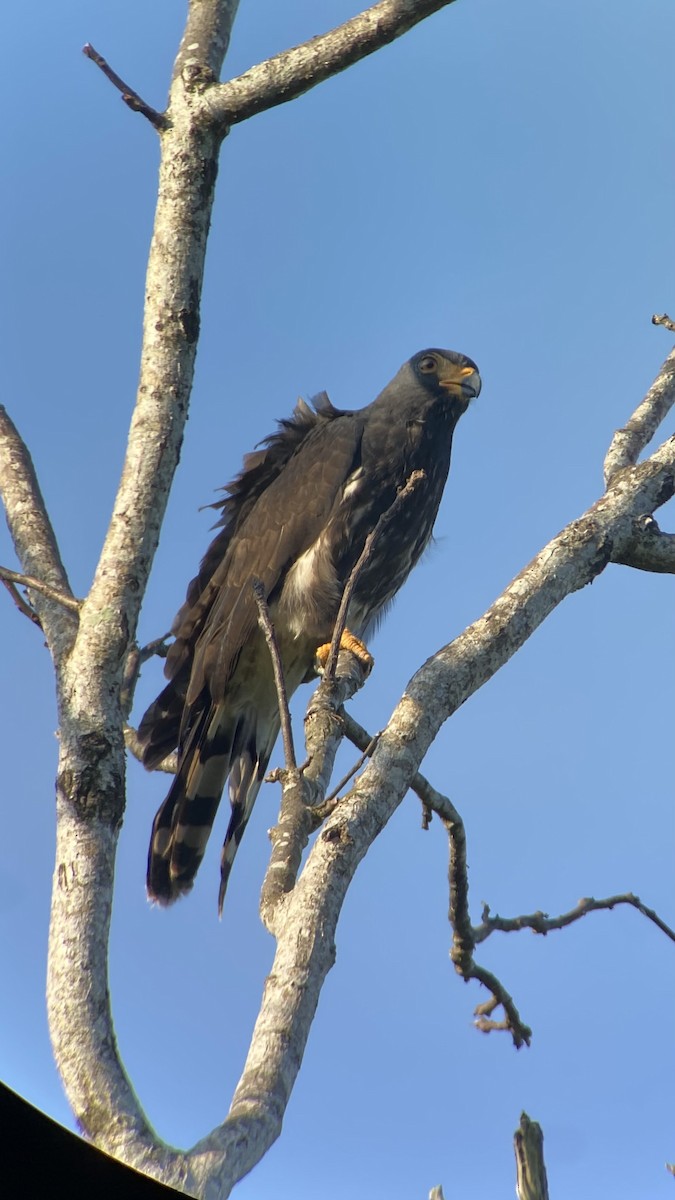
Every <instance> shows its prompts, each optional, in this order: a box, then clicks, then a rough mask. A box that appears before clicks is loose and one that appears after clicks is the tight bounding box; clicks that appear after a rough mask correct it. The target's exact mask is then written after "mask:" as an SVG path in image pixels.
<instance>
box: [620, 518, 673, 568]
mask: <svg viewBox="0 0 675 1200" xmlns="http://www.w3.org/2000/svg"><path fill="white" fill-rule="evenodd" d="M613 562H616V563H621V564H622V565H623V566H626V567H635V568H636V569H637V570H639V571H655V572H659V573H661V574H667V575H673V574H675V534H672V533H662V532H661V530H660V529H659V527H658V525H657V523H656V521H655V520H654V518H653V517H650V516H645V517H636V518H635V520H634V521H633V537H632V538H631V539H629V541H628V542H627V544H626V546H625V549H623V550H622V551H621V552H620V553H619V554H617V555H616V556H615V557H614V558H613Z"/></svg>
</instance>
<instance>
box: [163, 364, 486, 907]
mask: <svg viewBox="0 0 675 1200" xmlns="http://www.w3.org/2000/svg"><path fill="white" fill-rule="evenodd" d="M480 386H481V381H480V375H479V373H478V368H477V367H476V364H475V363H474V362H472V360H471V359H470V358H467V357H466V356H465V355H463V354H458V353H456V352H455V351H453V350H437V349H431V350H421V351H420V352H419V353H417V354H415V355H413V357H412V358H411V359H409V361H408V362H406V363H404V365H403V366H402V367H401V369H400V371H399V372H398V374H397V375H395V377H394V378H393V379H392V381H391V383H389V384H387V386H386V387H385V388H384V391H382V392H380V394H379V396H377V398H376V399H375V400H373V402H372V404H369V405H367V406H366V407H365V408H360V409H357V410H356V411H353V412H348V411H344V410H341V409H337V408H334V407H333V405H332V404H331V402H330V401H329V399H328V397H327V396H326V395H325V393H323V394H321V395H320V396H318V397H315V398H314V401H313V407H310V406H309V405H308V404H306V403H305V402H304V401H302V400H300V401H299V402H298V404H297V406H296V408H295V411H294V413H293V415H292V416H291V417H289V418H287V419H286V420H282V421H281V422H280V423H279V429H278V431H277V432H276V433H273V434H272V435H271V436H270V437H268V438H266V439H265V441H264V442H262V443H260V445H261V446H262V447H263V448H262V449H259V450H257V451H255V452H254V453H252V454H249V455H247V457H246V458H245V459H244V465H243V470H242V471H241V473H240V474H239V475H238V476H237V477H236V478H235V479H234V480H233V482H232V483H230V484H228V485H227V487H226V488H224V489H223V490H224V491H225V493H226V497H225V499H224V500H221V501H218V502H217V503H216V504H215V505H214V507H215V508H220V509H221V510H222V511H221V518H220V520H219V522H218V527H220V532H219V533H218V534H217V536H216V538H215V539H214V541H213V542H212V543H211V545H210V547H209V549H208V550H207V552H206V554H205V556H204V558H203V560H202V563H201V566H200V569H199V574H198V575H197V576H196V577H195V579H193V580H192V583H191V584H190V586H189V588H188V592H187V599H186V601H185V603H184V605H183V607H182V608H181V609H180V611H179V613H178V615H177V617H176V619H175V621H174V624H173V633H174V634H175V641H174V642H173V644H172V646H171V648H170V650H169V653H168V656H167V659H166V666H165V674H166V676H167V677H168V680H169V682H168V684H167V686H166V687H165V688H164V690H163V692H162V693H161V695H160V696H159V697H158V699H157V700H155V702H154V703H153V704H151V705H150V708H149V709H148V711H147V712H146V713H145V716H144V717H143V718H142V720H141V723H140V726H139V737H140V741H141V744H142V747H143V762H144V764H145V765H146V766H147V767H148V768H150V769H152V768H154V767H156V766H158V765H159V763H160V762H161V761H162V760H163V759H164V758H165V757H166V755H167V754H169V753H170V752H171V751H173V750H174V749H177V751H178V768H177V773H176V775H175V778H174V781H173V783H172V785H171V788H170V789H169V794H168V796H167V797H166V800H165V801H164V803H163V804H162V806H161V807H160V809H159V811H158V813H157V815H156V817H155V820H154V824H153V827H152V836H151V840H150V851H149V856H148V876H147V889H148V896H149V897H150V899H151V900H155V901H157V902H159V903H160V904H170V903H171V902H172V901H173V900H175V899H177V898H178V897H179V896H181V895H182V894H183V893H185V892H187V891H189V890H190V888H191V887H192V884H193V882H194V877H195V875H196V873H197V869H198V867H199V864H200V862H201V860H202V857H203V855H204V851H205V849H206V843H207V840H208V837H209V834H210V832H211V827H212V825H213V822H214V819H215V816H216V810H217V808H218V804H219V802H220V797H221V793H222V791H223V788H224V786H225V782H226V780H227V779H228V777H229V794H230V803H231V806H232V812H231V816H230V822H229V825H228V828H227V833H226V835H225V842H224V845H223V850H222V856H221V881H220V892H219V897H218V907H219V911H222V904H223V899H224V896H225V889H226V887H227V882H228V878H229V874H230V871H231V869H232V863H233V860H234V857H235V854H236V851H237V848H238V846H239V843H240V841H241V838H242V835H243V833H244V830H245V828H246V824H247V822H248V819H249V817H250V815H251V810H252V808H253V804H254V801H255V798H256V795H257V793H258V790H259V788H260V785H261V783H262V780H263V778H264V775H265V771H266V769H267V764H268V761H269V758H270V754H271V753H272V748H273V746H274V742H275V740H276V737H277V733H278V731H279V724H280V719H279V709H278V700H277V692H276V688H275V684H274V675H273V668H272V662H271V657H270V653H269V649H268V647H267V644H266V642H265V638H264V635H263V632H262V630H261V628H260V626H259V623H258V607H257V604H256V599H255V595H254V592H253V587H252V581H253V580H254V579H259V580H260V581H261V582H262V586H263V590H264V595H265V597H266V600H267V604H268V606H269V610H270V615H271V618H272V621H273V624H274V628H275V633H276V639H277V641H278V645H279V651H280V657H281V662H282V666H283V671H284V676H285V682H286V687H287V690H288V694H289V695H290V694H291V693H292V692H294V691H295V689H296V688H297V687H298V686H299V684H300V683H302V682H306V681H308V680H309V679H311V678H312V676H313V675H314V674H315V665H314V664H315V659H316V658H317V651H318V658H319V662H320V663H321V662H322V663H323V665H325V660H326V658H327V650H328V647H327V645H326V644H327V643H329V642H330V639H331V636H332V632H333V626H334V624H335V619H336V616H337V611H338V607H339V605H340V600H341V597H342V593H343V589H344V586H345V584H346V582H347V580H348V579H349V576H350V573H351V571H352V569H353V567H354V564H355V563H356V561H357V559H358V557H359V555H360V554H361V551H362V550H363V547H364V543H365V540H366V538H367V536H368V534H369V533H370V532H371V530H373V529H374V528H375V526H376V524H377V522H378V519H379V518H380V516H381V515H382V514H383V513H385V512H386V511H387V510H388V509H389V508H390V506H391V505H392V503H393V501H394V499H395V497H396V495H397V493H398V492H399V491H400V489H401V488H402V487H403V486H404V485H405V483H406V481H407V479H408V478H409V476H410V475H411V473H412V472H413V471H422V472H423V473H424V477H423V480H422V483H421V485H420V486H418V487H417V488H416V489H415V490H414V491H412V492H411V494H410V495H409V496H408V497H407V499H406V500H405V502H404V503H402V504H401V505H400V507H399V509H398V510H397V511H396V513H395V515H394V517H393V519H392V520H390V521H389V522H388V523H387V524H386V525H385V527H384V529H383V531H382V533H381V536H380V537H379V538H378V540H376V542H375V545H374V549H373V553H372V556H371V557H370V559H369V560H368V561H367V563H366V565H365V567H364V569H363V570H362V572H361V574H360V575H359V576H358V578H357V581H356V586H355V588H354V593H353V596H352V600H351V603H350V606H349V610H348V614H347V628H346V629H345V632H344V635H343V640H342V644H343V646H346V647H347V648H350V649H352V650H353V651H354V652H355V653H356V654H357V655H358V656H360V657H361V658H362V660H363V662H364V663H365V664H366V665H370V664H371V663H372V660H371V659H370V656H369V654H368V651H367V650H366V647H365V645H364V644H363V639H364V638H365V637H367V635H368V633H369V631H371V630H372V629H373V627H374V625H375V624H376V622H377V620H378V618H379V617H380V616H381V615H382V613H383V611H384V609H385V608H386V607H387V605H388V604H389V603H390V601H391V600H392V599H393V597H394V596H395V594H396V592H397V591H398V590H399V588H400V587H401V585H402V584H403V583H404V581H405V580H406V578H407V576H408V574H409V573H410V571H411V570H412V568H413V567H414V565H415V563H416V562H417V560H418V559H419V557H420V555H421V554H422V552H423V550H424V548H425V546H426V545H427V543H428V542H429V539H430V537H431V532H432V529H433V525H434V521H435V519H436V514H437V512H438V506H439V504H440V501H441V496H442V493H443V488H444V486H445V481H446V479H447V475H448V470H449V467H450V450H451V446H452V436H453V432H454V429H455V425H456V424H457V421H458V420H459V418H460V417H461V415H462V413H463V412H465V411H466V409H467V407H468V405H469V403H470V401H471V400H472V399H473V397H474V396H477V395H478V393H479V391H480Z"/></svg>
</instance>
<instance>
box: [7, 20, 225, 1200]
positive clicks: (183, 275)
mask: <svg viewBox="0 0 675 1200" xmlns="http://www.w3.org/2000/svg"><path fill="white" fill-rule="evenodd" d="M235 10H236V5H234V4H231V3H230V4H228V3H226V0H192V2H191V4H190V11H189V15H188V24H187V27H186V35H187V33H188V32H189V30H190V29H191V28H192V27H193V26H194V24H195V23H199V21H200V20H202V19H203V20H204V21H205V22H206V24H207V25H208V26H209V28H210V29H211V31H212V40H211V42H210V44H209V45H208V46H202V47H201V50H199V52H198V51H197V50H195V49H194V47H192V46H191V45H189V46H188V49H189V52H190V54H191V55H192V58H193V60H194V58H195V56H197V57H199V53H203V55H204V58H205V62H206V67H208V69H216V68H217V69H219V68H220V64H221V62H222V53H223V50H224V46H225V45H226V42H227V33H228V29H227V24H228V20H231V18H233V16H234V12H235ZM183 49H184V50H185V46H184V47H183ZM184 74H186V75H187V76H188V78H187V79H186V78H184ZM200 105H201V100H200V90H199V87H198V86H197V85H196V83H195V79H194V73H192V74H191V73H190V72H189V71H187V70H186V72H185V73H184V72H183V71H177V72H176V73H175V75H174V80H173V84H172V87H171V93H170V98H169V106H168V109H167V118H168V122H169V123H168V125H167V127H166V128H164V129H163V130H162V131H161V141H160V144H161V150H162V157H161V164H160V175H159V195H158V203H157V212H156V218H155V227H154V232H153V237H152V244H151V248H150V255H149V260H148V270H147V277H146V306H145V314H144V330H143V348H142V354H141V369H140V379H139V387H138V397H137V403H136V407H135V410H134V415H133V418H132V422H131V428H130V432H129V438H128V444H127V453H126V458H125V463H124V469H123V473H122V479H121V483H120V487H119V490H118V493H117V497H116V500H115V504H114V508H113V512H112V517H111V521H110V525H109V529H108V533H107V536H106V539H105V543H104V546H103V550H102V553H101V557H100V560H99V564H98V567H97V570H96V574H95V577H94V581H93V584H92V587H91V589H90V592H89V594H88V596H87V597H86V599H85V600H84V602H83V605H82V609H81V614H80V625H79V630H78V632H77V638H76V640H75V643H74V645H72V650H71V652H70V654H69V655H68V658H67V660H65V659H64V660H63V661H62V662H61V666H60V671H59V673H58V677H57V694H58V702H59V710H60V742H59V748H60V755H59V773H58V779H57V847H56V876H55V887H54V892H53V901H52V918H51V928H50V945H49V966H48V1008H49V1019H50V1029H51V1034H52V1042H53V1046H54V1053H55V1056H56V1060H57V1064H58V1067H59V1070H60V1072H61V1076H62V1079H63V1082H64V1086H65V1089H66V1092H67V1095H68V1098H69V1101H70V1103H71V1106H72V1108H73V1111H74V1112H75V1115H76V1117H77V1118H78V1120H79V1122H80V1124H81V1125H82V1127H83V1128H84V1129H85V1131H86V1132H87V1134H88V1135H89V1136H91V1137H93V1138H94V1139H95V1140H96V1142H97V1144H98V1145H99V1146H101V1147H102V1148H104V1149H105V1150H107V1151H108V1152H109V1153H111V1154H114V1155H116V1156H118V1157H120V1158H122V1159H124V1161H126V1162H130V1163H132V1164H133V1165H134V1166H136V1167H138V1168H140V1169H141V1170H145V1171H146V1172H147V1173H149V1174H158V1175H159V1176H160V1177H161V1178H162V1179H164V1181H165V1182H170V1183H173V1184H177V1185H178V1186H182V1185H183V1184H184V1183H185V1179H186V1170H187V1168H186V1159H185V1156H184V1155H182V1154H177V1153H173V1152H170V1151H168V1150H167V1149H166V1147H164V1145H163V1143H161V1142H160V1141H159V1139H157V1137H156V1135H155V1134H154V1132H153V1131H152V1129H151V1128H150V1126H149V1124H148V1122H147V1120H146V1118H145V1116H144V1114H143V1112H142V1110H141V1108H140V1105H139V1103H138V1100H137V1098H136V1096H135V1094H134V1092H133V1089H132V1088H131V1085H130V1083H129V1080H128V1078H127V1076H126V1074H125V1072H124V1069H123V1067H122V1064H121V1062H120V1058H119V1054H118V1052H117V1046H116V1042H115V1035H114V1029H113V1023H112V1016H111V1011H110V997H109V993H108V984H107V965H106V947H107V944H108V935H109V925H110V912H111V900H112V886H113V874H114V859H115V852H116V846H117V838H118V835H119V829H120V824H121V820H122V815H123V812H124V778H125V776H124V772H125V754H124V740H123V734H122V729H123V713H122V703H121V697H120V692H121V686H122V681H123V675H124V665H125V661H126V655H127V651H128V648H129V646H130V645H131V644H132V643H133V639H134V636H135V630H136V624H137V619H138V612H139V607H140V603H141V599H142V597H143V595H144V593H145V588H146V584H147V579H148V574H149V570H150V566H151V563H152V559H153V555H154V552H155V549H156V546H157V541H158V536H159V528H160V525H161V521H162V518H163V515H164V511H165V507H166V502H167V497H168V493H169V487H170V484H171V481H172V479H173V474H174V471H175V468H176V465H177V462H178V456H179V452H180V446H181V442H182V438H183V431H184V426H185V420H186V417H187V407H188V400H189V396H190V390H191V386H192V378H193V371H194V361H195V353H196V345H197V338H198V333H199V305H200V296H201V287H202V279H203V270H204V256H205V250H206V240H207V235H208V230H209V223H210V216H211V207H212V202H213V194H214V187H215V181H216V175H217V155H218V150H219V147H220V141H221V138H220V135H219V134H217V133H216V132H214V129H213V125H212V123H209V122H208V121H204V120H203V119H201V115H202V110H201V107H200ZM34 507H35V505H34ZM20 532H21V531H20ZM15 540H16V539H15ZM23 540H24V542H28V544H29V545H30V544H33V543H34V541H35V539H33V543H31V539H30V538H28V537H24V538H23ZM20 557H21V556H20ZM21 562H22V566H23V569H24V570H25V571H26V572H27V573H28V574H31V575H35V576H37V577H39V578H42V579H45V580H46V581H47V582H49V583H50V584H53V585H54V586H55V587H57V588H59V590H61V591H65V590H66V589H67V581H65V580H64V578H62V577H58V578H53V577H52V575H51V574H50V573H49V571H48V570H46V569H45V565H44V562H43V556H40V557H39V558H38V559H37V560H36V561H35V562H34V561H33V559H31V560H30V561H27V560H26V559H25V558H21ZM57 611H58V613H59V616H60V618H61V620H62V621H63V619H64V610H63V608H61V607H60V608H58V610H57ZM40 615H41V616H42V609H40ZM67 619H68V620H69V621H70V622H71V623H72V621H73V618H72V616H71V615H70V614H67ZM70 641H71V644H72V641H73V636H72V634H71V639H70Z"/></svg>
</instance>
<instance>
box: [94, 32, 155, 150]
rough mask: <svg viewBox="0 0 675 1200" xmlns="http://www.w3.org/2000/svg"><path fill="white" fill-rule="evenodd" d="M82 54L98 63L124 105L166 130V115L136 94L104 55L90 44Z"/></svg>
mask: <svg viewBox="0 0 675 1200" xmlns="http://www.w3.org/2000/svg"><path fill="white" fill-rule="evenodd" d="M82 53H83V54H85V55H86V56H87V58H90V59H91V61H92V62H93V63H96V66H97V67H100V69H101V70H102V71H103V74H104V75H105V77H106V79H109V80H110V82H111V83H112V85H113V87H116V88H117V90H118V91H119V92H121V93H122V99H123V101H124V103H125V104H127V105H128V106H129V108H130V109H131V110H132V112H137V113H141V115H142V116H144V117H147V119H148V121H149V122H150V124H151V125H154V127H155V129H166V126H167V120H166V117H165V116H164V114H163V113H159V112H157V109H155V108H151V107H150V105H149V104H146V103H145V100H142V99H141V97H140V96H139V94H138V92H135V91H134V89H133V88H130V87H129V85H128V84H126V83H125V82H124V80H123V79H120V77H119V75H118V74H117V73H116V71H113V69H112V67H111V66H110V64H109V63H108V62H106V60H105V58H104V57H103V55H102V54H99V53H98V51H97V50H94V47H93V46H92V45H90V43H89V42H87V44H86V46H83V47H82Z"/></svg>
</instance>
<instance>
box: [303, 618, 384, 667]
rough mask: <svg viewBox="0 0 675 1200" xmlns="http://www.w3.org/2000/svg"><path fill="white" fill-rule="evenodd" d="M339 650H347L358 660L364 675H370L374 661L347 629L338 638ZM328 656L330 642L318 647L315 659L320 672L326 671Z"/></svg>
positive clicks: (365, 648)
mask: <svg viewBox="0 0 675 1200" xmlns="http://www.w3.org/2000/svg"><path fill="white" fill-rule="evenodd" d="M340 649H341V650H349V651H350V652H351V653H352V654H353V655H354V656H355V657H356V658H358V660H359V662H360V663H361V666H362V667H363V669H364V671H365V673H366V675H369V674H370V672H371V671H372V669H373V666H374V663H375V659H374V658H373V656H372V654H370V653H369V651H368V648H367V647H366V646H364V644H363V642H362V641H361V639H360V638H357V637H355V636H354V634H353V633H350V632H349V630H348V629H345V630H344V632H343V634H342V637H341V638H340ZM329 654H330V642H326V643H325V644H324V645H323V646H319V649H318V650H317V652H316V655H315V657H316V661H317V663H318V664H319V667H320V669H321V671H325V669H326V663H327V662H328V655H329Z"/></svg>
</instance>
